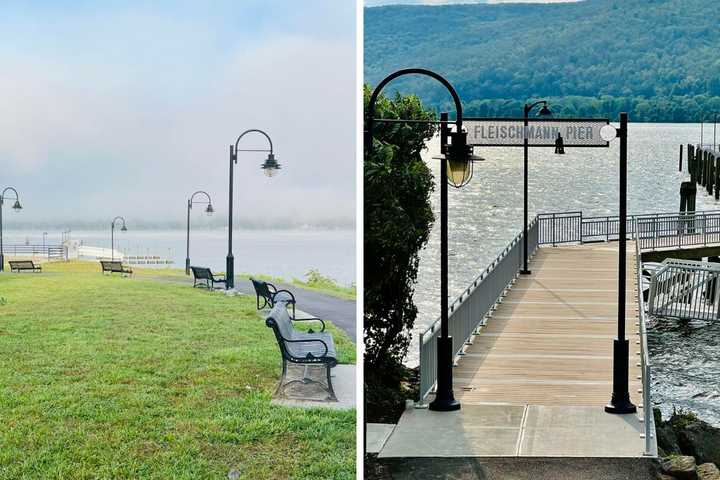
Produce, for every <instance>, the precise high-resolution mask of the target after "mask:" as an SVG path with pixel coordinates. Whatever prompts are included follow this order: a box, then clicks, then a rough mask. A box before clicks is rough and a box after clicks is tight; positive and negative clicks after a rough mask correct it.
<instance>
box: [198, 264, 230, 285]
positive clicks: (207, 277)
mask: <svg viewBox="0 0 720 480" xmlns="http://www.w3.org/2000/svg"><path fill="white" fill-rule="evenodd" d="M190 270H192V273H193V288H195V287H204V288H208V289H210V290H215V284H216V283H222V284H223V285H225V286H227V283H226V282H227V280H225V277H224V276H223V275H215V274H213V273H212V271H211V270H210V269H209V268H206V267H190Z"/></svg>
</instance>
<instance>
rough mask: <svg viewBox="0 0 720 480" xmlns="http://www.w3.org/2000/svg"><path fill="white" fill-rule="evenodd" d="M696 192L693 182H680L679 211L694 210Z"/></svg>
mask: <svg viewBox="0 0 720 480" xmlns="http://www.w3.org/2000/svg"><path fill="white" fill-rule="evenodd" d="M696 194H697V187H696V186H695V182H693V181H690V182H682V183H681V184H680V212H681V213H685V212H694V211H695V196H696Z"/></svg>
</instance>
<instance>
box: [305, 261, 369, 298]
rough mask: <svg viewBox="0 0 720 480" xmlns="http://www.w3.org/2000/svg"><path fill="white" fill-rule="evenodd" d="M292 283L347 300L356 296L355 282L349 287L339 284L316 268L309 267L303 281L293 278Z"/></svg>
mask: <svg viewBox="0 0 720 480" xmlns="http://www.w3.org/2000/svg"><path fill="white" fill-rule="evenodd" d="M292 283H293V284H294V285H298V286H300V287H303V288H306V289H308V290H316V291H318V292H322V293H326V294H328V295H334V296H336V297H340V298H345V299H347V300H355V297H356V296H357V290H356V288H355V284H352V285H350V286H349V287H345V286H343V285H339V284H338V283H337V282H336V281H335V280H333V279H332V278H330V277H326V276H325V275H323V274H321V273H320V271H319V270H318V269H316V268H311V269H310V270H309V271H308V272H307V273H306V274H305V281H303V280H299V279H297V278H295V279H293V282H292Z"/></svg>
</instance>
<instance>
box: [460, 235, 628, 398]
mask: <svg viewBox="0 0 720 480" xmlns="http://www.w3.org/2000/svg"><path fill="white" fill-rule="evenodd" d="M635 262H636V259H635V247H634V245H633V244H630V245H629V247H628V255H627V308H626V331H627V334H628V337H629V338H630V339H631V344H632V345H633V347H635V346H634V340H635V339H636V338H637V336H636V335H635V334H636V333H637V331H638V327H637V325H636V323H637V321H638V312H637V274H636V263H635ZM531 269H532V274H531V275H528V276H521V277H520V278H519V279H518V280H517V282H516V283H515V285H514V286H513V287H512V289H510V292H509V294H508V295H507V296H506V297H505V298H504V299H503V301H502V303H501V304H500V305H499V307H498V308H497V310H496V311H495V312H494V313H493V315H492V317H491V318H490V319H488V321H487V325H486V326H485V327H483V328H482V330H481V333H480V335H478V336H477V337H475V339H474V341H473V344H472V345H471V346H469V347H468V349H467V351H466V354H465V355H464V356H463V357H462V359H461V360H460V362H459V363H458V366H457V368H456V369H455V370H454V381H455V395H456V397H457V398H458V400H460V402H461V403H464V404H471V403H498V402H499V403H504V404H511V405H526V404H536V405H574V406H581V405H584V406H591V405H598V406H602V405H604V404H605V403H607V401H608V400H609V398H610V392H612V348H613V338H614V337H615V336H616V335H617V333H616V332H617V282H618V278H617V244H614V245H613V244H607V243H602V244H585V245H578V246H566V247H555V248H540V249H539V250H538V252H537V254H536V255H535V257H534V258H533V260H532V264H531ZM637 350H638V348H632V349H631V359H630V372H629V378H630V379H631V380H630V381H631V383H630V392H631V398H632V400H633V402H634V403H636V404H638V403H639V402H640V401H641V396H640V394H638V390H639V389H640V388H641V380H639V379H637V377H638V376H639V375H640V373H641V372H640V368H639V367H637V366H636V363H637V362H639V360H640V358H639V356H636V355H635V354H636V353H637Z"/></svg>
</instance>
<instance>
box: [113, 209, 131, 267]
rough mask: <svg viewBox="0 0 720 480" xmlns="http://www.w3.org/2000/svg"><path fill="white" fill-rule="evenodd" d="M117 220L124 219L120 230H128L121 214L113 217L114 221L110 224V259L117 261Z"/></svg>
mask: <svg viewBox="0 0 720 480" xmlns="http://www.w3.org/2000/svg"><path fill="white" fill-rule="evenodd" d="M117 220H122V227H120V231H121V232H127V227H126V226H125V219H124V218H123V217H120V216H118V217H115V218H113V221H112V223H111V224H110V260H113V261H115V222H116V221H117Z"/></svg>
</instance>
